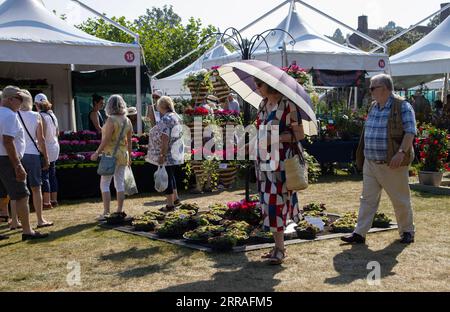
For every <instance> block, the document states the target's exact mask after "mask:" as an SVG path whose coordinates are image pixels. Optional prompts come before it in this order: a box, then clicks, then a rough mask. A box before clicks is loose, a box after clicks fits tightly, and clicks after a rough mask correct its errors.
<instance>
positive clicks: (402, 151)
mask: <svg viewBox="0 0 450 312" xmlns="http://www.w3.org/2000/svg"><path fill="white" fill-rule="evenodd" d="M398 152H399V153H403V154H406V152H405V151H404V150H403V149H402V148H400V149H399V150H398Z"/></svg>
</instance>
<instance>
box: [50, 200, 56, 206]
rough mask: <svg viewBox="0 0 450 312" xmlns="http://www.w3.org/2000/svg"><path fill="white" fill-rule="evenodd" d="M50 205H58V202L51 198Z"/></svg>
mask: <svg viewBox="0 0 450 312" xmlns="http://www.w3.org/2000/svg"><path fill="white" fill-rule="evenodd" d="M50 205H52V207H58V202H57V201H56V200H52V201H50Z"/></svg>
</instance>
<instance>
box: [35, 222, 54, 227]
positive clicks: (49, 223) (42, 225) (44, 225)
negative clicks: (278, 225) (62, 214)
mask: <svg viewBox="0 0 450 312" xmlns="http://www.w3.org/2000/svg"><path fill="white" fill-rule="evenodd" d="M48 226H53V222H45V223H42V224H38V225H37V228H38V229H39V228H43V227H48Z"/></svg>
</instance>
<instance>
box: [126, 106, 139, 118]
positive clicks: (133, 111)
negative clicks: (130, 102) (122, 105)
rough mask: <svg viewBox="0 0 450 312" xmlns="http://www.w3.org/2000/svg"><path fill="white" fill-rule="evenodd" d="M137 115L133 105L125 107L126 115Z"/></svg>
mask: <svg viewBox="0 0 450 312" xmlns="http://www.w3.org/2000/svg"><path fill="white" fill-rule="evenodd" d="M132 115H137V109H136V107H134V106H130V107H128V108H127V116H132Z"/></svg>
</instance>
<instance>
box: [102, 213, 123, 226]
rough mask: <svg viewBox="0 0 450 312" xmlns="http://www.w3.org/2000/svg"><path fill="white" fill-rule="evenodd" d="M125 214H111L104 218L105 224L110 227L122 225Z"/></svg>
mask: <svg viewBox="0 0 450 312" xmlns="http://www.w3.org/2000/svg"><path fill="white" fill-rule="evenodd" d="M126 217H127V214H126V213H125V212H113V213H111V214H109V215H107V216H105V219H106V223H107V224H110V225H119V224H123V223H124V221H125V218H126Z"/></svg>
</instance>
